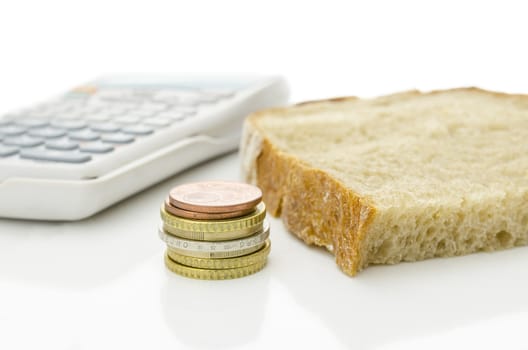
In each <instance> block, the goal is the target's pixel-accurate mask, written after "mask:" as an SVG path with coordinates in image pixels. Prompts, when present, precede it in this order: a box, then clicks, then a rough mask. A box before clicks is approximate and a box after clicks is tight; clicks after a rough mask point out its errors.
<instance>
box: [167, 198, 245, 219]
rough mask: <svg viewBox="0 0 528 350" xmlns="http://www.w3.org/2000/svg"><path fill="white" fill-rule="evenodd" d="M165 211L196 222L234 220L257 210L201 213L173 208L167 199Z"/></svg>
mask: <svg viewBox="0 0 528 350" xmlns="http://www.w3.org/2000/svg"><path fill="white" fill-rule="evenodd" d="M165 210H166V211H167V212H168V213H170V214H172V215H175V216H179V217H182V218H186V219H194V220H220V219H232V218H236V217H239V216H244V215H246V214H249V213H251V212H252V211H254V210H255V207H252V208H250V209H245V210H237V211H229V212H225V213H200V212H199V211H189V210H185V209H181V208H178V207H175V206H173V205H172V204H171V203H170V200H169V198H168V197H167V199H165Z"/></svg>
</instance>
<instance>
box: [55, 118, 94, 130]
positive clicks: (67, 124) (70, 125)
mask: <svg viewBox="0 0 528 350" xmlns="http://www.w3.org/2000/svg"><path fill="white" fill-rule="evenodd" d="M51 126H54V127H56V128H60V129H67V130H77V129H82V128H84V127H85V126H86V123H85V122H83V121H82V120H54V121H52V122H51Z"/></svg>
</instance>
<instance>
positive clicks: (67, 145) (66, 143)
mask: <svg viewBox="0 0 528 350" xmlns="http://www.w3.org/2000/svg"><path fill="white" fill-rule="evenodd" d="M77 147H79V144H78V143H77V142H74V141H71V140H68V139H61V140H53V141H48V142H46V148H49V149H57V150H62V151H69V150H72V149H76V148H77Z"/></svg>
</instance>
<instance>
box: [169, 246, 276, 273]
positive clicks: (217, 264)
mask: <svg viewBox="0 0 528 350" xmlns="http://www.w3.org/2000/svg"><path fill="white" fill-rule="evenodd" d="M270 250H271V241H270V240H269V239H267V240H266V243H265V245H264V247H263V248H262V249H260V250H258V251H256V252H255V253H253V254H248V255H243V256H239V257H234V258H224V259H204V258H195V257H192V256H186V255H182V254H180V253H177V252H175V251H174V250H173V249H172V248H170V247H168V248H167V255H168V256H169V258H171V259H172V260H173V261H175V262H177V263H179V264H182V265H186V266H190V267H197V268H200V269H214V270H218V269H233V268H238V267H244V266H249V265H254V264H258V263H261V262H262V261H263V260H266V259H267V257H268V255H269V253H270Z"/></svg>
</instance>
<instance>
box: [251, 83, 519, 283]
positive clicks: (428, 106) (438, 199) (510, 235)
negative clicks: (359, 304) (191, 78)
mask: <svg viewBox="0 0 528 350" xmlns="http://www.w3.org/2000/svg"><path fill="white" fill-rule="evenodd" d="M241 157H242V167H243V172H244V175H245V178H246V181H248V182H251V183H254V184H256V185H258V186H260V188H261V189H262V191H263V193H264V201H265V203H266V205H267V207H268V210H269V212H270V213H271V214H272V215H275V216H279V215H280V216H281V217H282V219H283V221H284V223H285V225H286V227H287V229H288V230H289V231H291V232H292V233H294V234H295V235H297V236H298V237H300V238H301V239H302V240H304V241H305V242H306V243H308V244H316V245H319V246H324V247H326V248H327V249H328V250H330V251H331V252H333V253H334V254H335V256H336V261H337V264H338V265H339V266H340V267H341V269H342V270H343V271H344V272H345V273H347V274H349V275H355V274H356V273H357V272H358V271H360V270H362V269H364V268H365V267H367V266H368V265H369V264H395V263H398V262H400V261H416V260H422V259H427V258H433V257H446V256H455V255H463V254H469V253H474V252H479V251H492V250H497V249H504V248H510V247H513V246H520V245H525V244H527V243H528V96H523V95H508V94H501V93H495V92H489V91H484V90H480V89H476V88H463V89H455V90H446V91H435V92H430V93H421V92H418V91H411V92H404V93H400V94H395V95H390V96H384V97H379V98H375V99H365V100H363V99H357V98H353V97H352V98H342V99H334V100H327V101H316V102H310V103H306V104H301V105H297V106H293V107H289V108H278V109H271V110H266V111H262V112H258V113H255V114H253V115H251V116H250V117H249V118H248V119H247V120H246V123H245V126H244V132H243V138H242V144H241Z"/></svg>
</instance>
